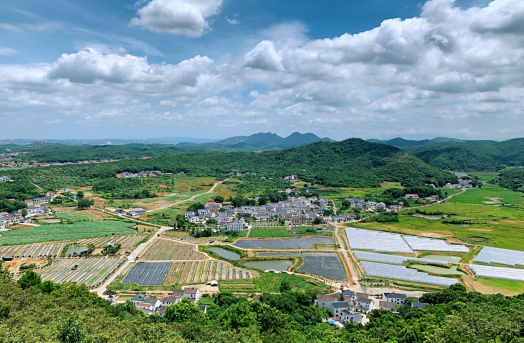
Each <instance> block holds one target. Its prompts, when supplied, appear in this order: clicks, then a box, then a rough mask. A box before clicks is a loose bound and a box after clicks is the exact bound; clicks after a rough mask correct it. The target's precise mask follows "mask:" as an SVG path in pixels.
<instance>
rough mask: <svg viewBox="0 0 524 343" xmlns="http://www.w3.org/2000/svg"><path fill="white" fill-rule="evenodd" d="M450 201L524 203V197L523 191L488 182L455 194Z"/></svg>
mask: <svg viewBox="0 0 524 343" xmlns="http://www.w3.org/2000/svg"><path fill="white" fill-rule="evenodd" d="M449 201H450V202H461V203H470V204H501V203H504V204H522V203H524V198H523V193H520V192H514V191H512V190H508V189H505V188H502V187H499V186H496V185H490V184H486V185H484V187H483V188H473V189H468V190H467V191H466V192H464V193H462V194H459V195H456V196H454V197H453V198H451V199H450V200H449Z"/></svg>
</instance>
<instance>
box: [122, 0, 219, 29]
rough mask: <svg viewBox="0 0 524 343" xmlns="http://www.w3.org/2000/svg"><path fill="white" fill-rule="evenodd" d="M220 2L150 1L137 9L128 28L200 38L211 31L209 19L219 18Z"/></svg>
mask: <svg viewBox="0 0 524 343" xmlns="http://www.w3.org/2000/svg"><path fill="white" fill-rule="evenodd" d="M221 6H222V0H152V1H151V2H149V3H147V4H146V5H145V6H144V7H142V8H140V9H138V11H137V16H138V17H137V18H133V19H132V20H131V23H130V24H131V25H134V26H141V27H142V28H145V29H148V30H150V31H154V32H166V33H171V34H175V35H183V36H188V37H200V36H202V35H203V34H205V33H206V32H208V31H209V30H210V27H209V18H210V17H212V16H214V15H216V14H218V12H219V11H220V8H221Z"/></svg>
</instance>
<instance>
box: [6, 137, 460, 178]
mask: <svg viewBox="0 0 524 343" xmlns="http://www.w3.org/2000/svg"><path fill="white" fill-rule="evenodd" d="M46 169H47V172H46V171H45V170H46ZM151 169H158V170H161V171H163V172H179V171H184V172H186V173H187V174H189V175H192V176H226V175H227V174H228V173H230V172H231V170H232V169H239V170H241V171H242V172H247V171H249V172H256V173H258V175H261V174H260V173H261V172H267V173H269V175H268V176H270V177H283V176H286V175H292V174H297V175H298V176H299V177H300V178H301V179H302V180H306V181H308V182H314V183H320V184H323V185H326V186H340V187H376V186H379V185H380V184H381V183H382V182H384V181H399V182H402V184H403V185H405V186H421V185H424V184H428V183H433V184H435V185H444V184H445V183H447V182H456V181H457V180H456V177H455V176H454V175H452V174H450V173H447V172H444V171H442V170H440V169H438V168H435V167H432V166H429V165H428V164H426V163H424V162H423V161H422V160H420V159H419V158H417V157H415V156H414V155H412V154H410V153H407V152H405V151H403V150H401V149H399V148H396V147H393V146H391V145H385V144H377V143H370V142H366V141H363V140H362V139H358V138H352V139H347V140H344V141H341V142H334V143H328V142H317V143H313V144H309V145H305V146H301V147H297V148H291V149H284V150H279V151H269V152H263V153H252V152H234V153H207V154H196V155H188V154H180V155H176V156H171V157H161V158H154V159H149V160H135V161H122V162H118V163H106V164H96V165H78V166H65V167H49V168H31V169H25V170H15V171H8V170H6V173H8V175H10V176H13V177H16V178H20V179H35V178H40V179H41V178H53V179H58V178H59V177H61V176H62V177H77V178H81V179H86V180H87V179H93V178H110V177H115V175H116V174H117V173H119V172H123V171H130V172H138V171H141V170H151ZM91 182H92V180H91Z"/></svg>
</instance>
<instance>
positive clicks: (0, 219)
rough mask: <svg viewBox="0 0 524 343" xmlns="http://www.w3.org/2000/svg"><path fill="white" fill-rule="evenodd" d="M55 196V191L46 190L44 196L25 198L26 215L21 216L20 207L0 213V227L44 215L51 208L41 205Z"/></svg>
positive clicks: (3, 227) (21, 222) (25, 221)
mask: <svg viewBox="0 0 524 343" xmlns="http://www.w3.org/2000/svg"><path fill="white" fill-rule="evenodd" d="M2 178H3V176H2ZM61 191H64V190H61ZM55 196H56V194H55V192H47V193H46V194H45V196H43V197H36V198H33V200H25V203H26V205H27V214H28V216H27V217H24V216H22V210H21V209H20V210H18V211H17V212H13V213H7V212H2V213H0V228H2V229H5V228H7V227H8V226H10V225H16V224H23V223H27V222H30V221H31V218H30V217H31V216H34V215H46V214H49V213H51V210H50V209H49V208H47V207H46V206H43V204H45V203H48V202H50V201H51V200H53V197H55ZM12 200H14V199H12Z"/></svg>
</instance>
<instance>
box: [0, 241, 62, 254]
mask: <svg viewBox="0 0 524 343" xmlns="http://www.w3.org/2000/svg"><path fill="white" fill-rule="evenodd" d="M66 245H67V243H55V244H40V243H34V244H25V245H15V246H3V247H2V246H0V257H4V256H13V257H14V258H24V257H25V258H27V257H32V258H35V257H58V256H60V253H61V252H62V250H63V249H64V247H65V246H66Z"/></svg>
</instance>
